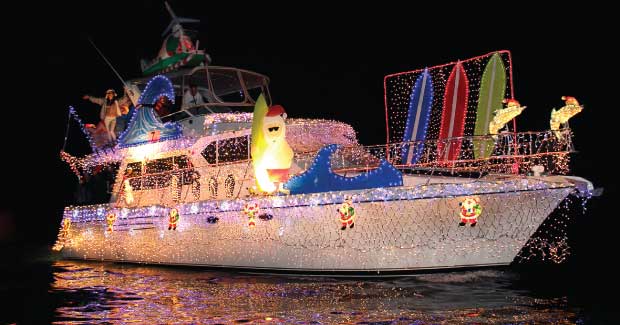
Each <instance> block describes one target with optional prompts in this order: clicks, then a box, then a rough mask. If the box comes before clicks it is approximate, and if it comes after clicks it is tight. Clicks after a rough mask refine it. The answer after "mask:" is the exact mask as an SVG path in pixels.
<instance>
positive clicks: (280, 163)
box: [251, 95, 293, 194]
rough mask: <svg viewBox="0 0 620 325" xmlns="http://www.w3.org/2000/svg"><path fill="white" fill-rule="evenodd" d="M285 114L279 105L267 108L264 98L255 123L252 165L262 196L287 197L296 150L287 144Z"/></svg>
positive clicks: (256, 112)
mask: <svg viewBox="0 0 620 325" xmlns="http://www.w3.org/2000/svg"><path fill="white" fill-rule="evenodd" d="M285 119H286V112H285V111H284V108H283V107H282V106H280V105H274V106H271V107H267V103H266V102H265V99H264V97H263V96H262V95H261V96H260V97H259V98H258V100H257V101H256V106H255V107H254V115H253V120H252V144H251V153H252V162H253V164H254V176H255V177H256V183H257V184H256V185H257V187H258V190H259V191H260V192H264V193H268V194H270V193H273V192H275V191H280V192H283V193H286V192H287V191H286V190H285V189H284V187H283V186H284V183H285V182H286V181H287V180H288V178H289V170H290V168H291V164H292V163H293V149H291V147H290V146H289V144H288V143H287V142H286V124H285V122H284V120H285Z"/></svg>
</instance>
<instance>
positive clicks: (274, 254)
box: [62, 186, 573, 273]
mask: <svg viewBox="0 0 620 325" xmlns="http://www.w3.org/2000/svg"><path fill="white" fill-rule="evenodd" d="M481 189H482V187H481V188H478V189H477V190H474V191H473V192H472V193H468V194H467V196H468V195H476V196H478V197H479V198H480V201H481V205H482V209H483V212H482V214H481V216H480V217H479V218H478V223H477V225H476V226H475V227H470V225H466V226H459V221H460V219H459V204H458V203H459V201H461V200H462V199H463V196H458V195H455V196H450V197H422V198H417V199H409V198H407V197H405V196H403V194H402V193H408V192H399V193H400V194H399V193H396V194H398V195H400V198H399V199H394V195H396V194H394V193H392V194H393V195H392V196H390V198H389V199H388V198H387V197H386V200H380V201H378V200H374V201H363V200H362V199H359V201H358V202H355V203H354V206H355V211H356V216H357V217H356V220H355V226H354V228H347V229H346V230H341V229H340V227H341V225H340V222H339V220H338V214H337V208H338V207H339V205H340V204H339V203H331V204H330V203H328V204H321V203H316V202H317V201H316V200H315V201H313V202H315V203H316V204H308V201H303V202H301V200H300V202H297V201H295V202H296V204H284V206H283V204H282V202H280V201H277V200H279V199H278V198H277V197H276V198H271V199H270V200H272V201H273V202H276V203H273V202H272V203H273V204H271V206H269V207H267V208H262V207H263V206H266V205H268V204H264V205H263V204H261V208H262V210H261V213H263V212H265V213H269V214H271V215H273V219H271V220H268V221H264V220H261V219H258V218H256V226H255V227H254V228H249V227H248V218H247V217H246V216H244V215H243V213H242V211H240V209H239V208H238V207H239V206H240V204H243V202H238V203H237V205H236V206H235V205H234V204H232V203H231V204H230V206H229V205H228V204H227V203H223V202H222V201H220V202H218V203H217V207H218V208H217V211H208V212H207V211H204V210H205V209H206V208H205V207H204V205H200V203H194V204H188V205H187V206H185V207H184V208H180V210H181V217H180V221H179V223H178V228H177V230H168V216H167V211H168V208H165V207H150V208H145V209H151V210H149V211H151V212H152V213H146V214H147V215H148V214H151V215H148V216H145V214H144V213H142V215H139V216H138V215H137V214H134V215H131V213H128V212H127V211H123V210H118V209H117V210H115V211H117V212H118V214H119V217H118V219H117V220H116V221H115V223H114V230H113V231H112V232H106V222H105V218H104V217H103V215H104V214H105V213H107V211H108V210H110V209H112V208H111V207H109V206H108V207H107V208H106V207H105V206H99V207H91V208H90V209H91V211H95V209H96V213H95V212H93V215H95V214H96V216H95V217H92V218H91V219H90V220H89V219H87V218H82V219H80V220H79V221H73V222H72V226H71V230H70V231H69V236H68V240H67V243H66V245H65V247H64V249H63V250H62V252H63V255H64V256H65V257H67V258H78V259H95V260H109V261H126V262H136V263H149V264H171V265H197V266H213V267H227V268H250V269H269V270H294V271H308V272H317V271H318V272H329V273H332V272H333V273H337V272H346V271H365V272H370V271H373V272H374V271H414V270H423V269H439V268H457V267H476V266H488V265H505V264H509V263H510V262H511V261H512V260H513V259H514V257H515V256H516V255H517V253H518V252H519V250H520V249H521V248H522V247H523V246H524V245H525V244H526V242H527V240H528V239H529V238H530V237H531V236H532V234H533V233H534V232H535V231H536V229H537V228H538V227H539V226H540V224H541V223H542V222H543V221H544V220H545V218H546V217H547V216H548V215H549V214H550V213H551V212H552V211H553V210H554V209H555V208H556V207H557V206H558V204H559V203H560V202H561V201H562V200H564V198H566V197H567V196H568V195H569V194H570V192H571V191H572V190H573V188H572V187H570V186H555V187H549V188H539V189H532V188H529V189H525V190H517V191H505V190H504V191H501V192H494V191H486V192H483V191H481ZM380 190H381V189H376V190H375V191H380ZM418 190H419V188H418ZM369 191H373V190H369ZM412 191H413V190H412ZM362 192H363V191H357V192H354V193H353V192H352V193H353V194H358V197H361V196H362ZM366 192H368V191H366ZM340 194H342V192H339V195H340ZM322 195H329V193H327V194H325V193H323V194H322ZM332 197H333V196H332ZM293 199H294V198H293ZM289 200H291V199H289ZM238 201H242V200H238ZM287 202H289V203H290V202H291V201H287ZM205 204H206V203H205ZM209 204H211V203H209ZM278 206H280V207H278ZM79 209H83V208H71V209H67V210H65V218H66V217H71V215H72V214H76V211H78V213H81V212H83V211H84V210H79ZM76 215H77V214H76ZM210 216H215V217H218V218H219V221H218V222H217V223H215V224H211V223H208V222H207V218H208V217H210ZM76 219H77V218H76Z"/></svg>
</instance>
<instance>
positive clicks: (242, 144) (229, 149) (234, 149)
mask: <svg viewBox="0 0 620 325" xmlns="http://www.w3.org/2000/svg"><path fill="white" fill-rule="evenodd" d="M249 138H250V137H249V136H242V137H236V138H230V139H224V140H220V141H217V143H216V142H215V141H214V142H211V143H209V145H207V146H206V147H205V149H204V150H203V151H202V156H203V157H204V158H205V160H206V161H207V162H208V163H209V164H212V165H215V164H222V163H231V162H236V161H242V160H247V159H249V157H250V154H249V152H250V141H249Z"/></svg>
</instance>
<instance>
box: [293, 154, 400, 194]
mask: <svg viewBox="0 0 620 325" xmlns="http://www.w3.org/2000/svg"><path fill="white" fill-rule="evenodd" d="M339 147H340V145H336V144H330V145H327V146H325V147H323V148H322V149H321V150H319V152H318V153H317V155H316V158H315V159H314V162H313V164H312V166H310V168H309V169H308V170H306V171H305V172H303V173H301V174H299V175H297V176H293V177H291V179H289V180H288V182H286V184H284V187H285V188H286V189H288V190H290V192H291V194H306V193H320V192H330V191H349V190H361V189H367V188H378V187H392V186H402V185H403V175H402V173H401V172H400V171H399V170H397V169H396V168H395V167H394V166H392V164H390V163H389V162H387V161H386V160H385V159H381V162H380V163H379V167H378V168H376V169H374V170H371V171H369V172H366V173H363V174H361V175H358V176H354V177H345V176H341V175H338V174H336V173H334V172H333V171H332V168H331V159H330V158H331V156H332V155H333V154H334V152H336V150H337V149H338V148H339Z"/></svg>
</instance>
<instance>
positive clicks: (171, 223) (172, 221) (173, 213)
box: [168, 208, 179, 230]
mask: <svg viewBox="0 0 620 325" xmlns="http://www.w3.org/2000/svg"><path fill="white" fill-rule="evenodd" d="M178 222H179V210H177V209H176V208H172V209H170V215H169V216H168V230H177V223H178Z"/></svg>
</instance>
